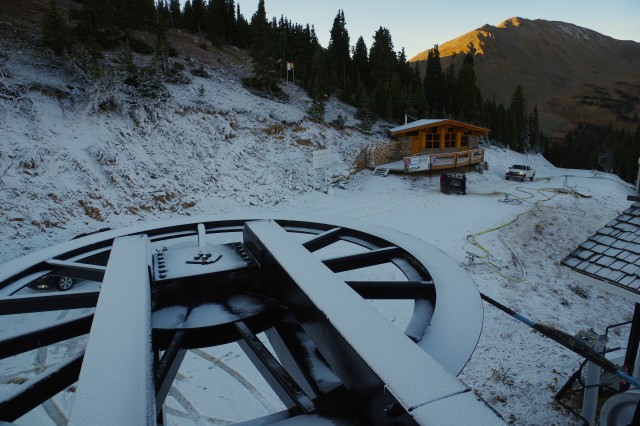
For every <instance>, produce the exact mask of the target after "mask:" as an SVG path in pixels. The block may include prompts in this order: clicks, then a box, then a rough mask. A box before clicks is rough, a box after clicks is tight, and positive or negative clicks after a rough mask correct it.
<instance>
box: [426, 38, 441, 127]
mask: <svg viewBox="0 0 640 426" xmlns="http://www.w3.org/2000/svg"><path fill="white" fill-rule="evenodd" d="M423 86H424V92H425V100H426V103H427V111H428V114H429V116H431V117H442V116H443V114H444V105H445V94H444V92H445V78H444V72H443V71H442V64H441V62H440V51H439V50H438V45H437V44H436V45H435V46H433V49H429V52H428V53H427V67H426V71H425V76H424V85H423Z"/></svg>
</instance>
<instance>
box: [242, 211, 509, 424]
mask: <svg viewBox="0 0 640 426" xmlns="http://www.w3.org/2000/svg"><path fill="white" fill-rule="evenodd" d="M243 237H244V244H245V246H247V247H248V248H249V249H250V250H251V251H252V252H253V254H254V256H255V257H256V258H257V259H258V260H259V262H260V264H261V266H262V268H263V269H264V270H265V273H266V274H267V275H268V276H269V277H270V279H271V280H272V282H273V283H280V291H281V292H282V296H281V297H282V298H283V299H284V300H285V301H286V303H287V305H288V306H289V307H290V309H291V312H292V314H293V315H294V316H295V317H296V319H297V320H298V321H299V323H300V324H301V326H302V327H303V328H304V330H305V332H306V333H307V334H308V335H309V336H310V337H311V339H312V340H313V341H314V343H315V345H316V347H317V348H318V350H319V351H320V353H321V354H322V356H323V357H324V359H325V360H326V361H327V363H328V364H329V365H330V366H331V368H332V370H333V371H334V372H335V373H336V375H337V376H338V377H340V379H341V380H342V381H343V383H344V385H345V386H346V387H347V388H348V389H349V390H350V391H352V392H353V393H354V394H355V395H356V396H357V399H358V400H359V403H360V404H361V407H362V409H363V411H364V412H366V413H367V417H368V418H369V420H370V421H371V422H373V423H374V424H380V425H382V424H384V425H387V424H390V423H398V424H407V425H408V424H418V421H417V419H415V418H414V417H413V416H412V414H411V413H412V411H414V410H416V409H418V408H423V407H425V406H428V405H429V404H432V403H435V402H437V401H442V400H446V399H448V398H451V397H454V396H455V395H460V394H462V393H466V392H467V391H468V388H467V387H466V386H465V385H464V384H463V383H462V382H460V381H459V380H458V379H457V378H455V377H454V376H453V375H452V374H450V373H449V372H447V371H446V370H445V369H444V368H443V367H442V366H441V365H440V364H438V363H437V362H436V361H434V360H433V358H431V357H430V356H429V355H428V354H427V353H426V352H424V351H423V350H422V349H420V348H419V347H418V346H416V345H415V344H414V343H413V342H412V341H411V340H410V339H409V338H408V337H407V336H405V335H404V334H402V332H401V331H400V330H398V329H397V328H396V327H395V326H394V325H392V324H391V323H390V322H389V321H387V320H386V319H385V318H383V317H382V316H381V315H380V314H379V313H378V312H377V311H376V310H375V308H373V307H372V306H371V305H370V303H368V302H367V301H365V300H363V299H362V298H361V297H360V296H358V295H357V294H356V292H355V291H353V290H352V289H351V288H349V287H348V286H347V285H346V283H345V282H344V281H341V280H340V279H339V278H337V277H336V275H335V274H334V273H333V272H332V270H330V269H329V267H327V266H326V265H325V264H323V263H322V262H321V261H320V260H319V259H318V258H316V257H315V256H313V255H312V254H311V253H309V252H308V251H307V250H303V249H302V247H301V244H300V243H299V242H297V241H296V240H295V239H294V238H293V237H292V236H290V235H289V234H288V233H287V232H286V231H285V230H284V229H282V228H281V227H280V226H279V225H278V224H277V223H276V222H274V221H255V222H247V224H246V225H245V230H244V235H243ZM392 254H393V248H392V249H382V250H377V251H376V254H374V255H372V258H374V259H375V258H376V257H378V256H380V257H385V258H387V259H389V257H390V255H392ZM372 258H371V257H369V258H368V261H370V260H371V259H372ZM362 259H367V256H366V255H365V256H362ZM367 263H368V262H367ZM488 410H489V408H488V407H487V406H486V405H485V404H484V403H482V402H481V401H479V400H475V403H469V404H467V406H466V407H465V412H466V417H467V418H466V420H465V419H461V418H460V413H459V412H456V411H455V410H452V411H451V412H450V413H448V415H444V417H443V416H439V417H438V418H435V417H434V418H433V419H432V421H435V422H440V423H448V424H464V423H465V422H466V423H469V424H470V423H471V422H473V420H472V419H473V417H474V416H475V415H476V414H477V413H486V411H488ZM420 423H423V419H421V420H420ZM496 423H498V421H497V418H496Z"/></svg>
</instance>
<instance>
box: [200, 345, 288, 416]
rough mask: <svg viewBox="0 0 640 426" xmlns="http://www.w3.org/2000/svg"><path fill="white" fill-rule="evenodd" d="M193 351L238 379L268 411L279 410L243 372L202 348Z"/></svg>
mask: <svg viewBox="0 0 640 426" xmlns="http://www.w3.org/2000/svg"><path fill="white" fill-rule="evenodd" d="M191 352H192V353H194V354H195V355H198V356H199V357H201V358H203V359H205V360H207V361H209V362H211V363H212V364H213V365H214V366H216V367H220V369H221V370H222V371H224V372H225V373H227V374H228V375H230V376H231V377H233V378H234V379H235V380H237V381H238V383H240V385H242V386H243V387H244V388H245V389H246V390H247V391H249V393H250V394H251V395H252V396H253V397H254V398H255V399H256V401H258V402H259V403H260V405H262V406H263V407H264V408H265V409H266V410H267V411H268V412H270V413H272V412H274V411H276V410H277V408H276V407H274V406H273V404H272V403H271V401H269V400H268V399H267V397H266V396H265V395H264V394H263V393H262V392H260V390H259V389H258V388H257V387H255V385H254V384H253V383H251V382H250V381H249V380H247V379H246V378H245V377H244V376H243V375H242V374H240V373H239V372H238V371H236V370H235V369H233V368H232V367H230V366H229V365H228V364H226V363H225V362H224V361H222V360H221V359H220V358H218V357H215V356H213V355H210V354H208V353H206V352H205V351H203V350H202V349H192V350H191Z"/></svg>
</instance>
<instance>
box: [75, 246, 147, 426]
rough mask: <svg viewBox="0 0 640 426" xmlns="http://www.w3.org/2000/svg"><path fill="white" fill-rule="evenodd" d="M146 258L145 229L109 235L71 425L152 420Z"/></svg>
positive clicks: (139, 423) (134, 422) (132, 422)
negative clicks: (141, 232) (114, 236)
mask: <svg viewBox="0 0 640 426" xmlns="http://www.w3.org/2000/svg"><path fill="white" fill-rule="evenodd" d="M150 263H151V250H150V247H149V240H148V238H147V236H146V235H142V236H133V237H123V238H117V239H116V240H114V242H113V247H112V249H111V255H110V257H109V262H108V263H107V271H106V273H105V275H104V281H103V282H102V290H101V291H100V297H99V298H98V305H97V306H96V311H95V314H94V319H93V324H92V326H91V333H90V335H89V342H88V343H87V350H86V355H85V359H84V362H83V364H82V370H81V372H80V378H79V380H78V389H77V394H76V399H75V402H74V405H73V410H72V412H71V418H70V422H69V424H71V425H88V424H91V425H94V426H101V425H105V426H106V425H113V424H135V425H144V424H148V425H152V424H155V419H156V415H155V414H156V409H155V392H154V384H153V352H152V347H151V299H150V288H149V286H150V275H149V274H150V271H149V265H150Z"/></svg>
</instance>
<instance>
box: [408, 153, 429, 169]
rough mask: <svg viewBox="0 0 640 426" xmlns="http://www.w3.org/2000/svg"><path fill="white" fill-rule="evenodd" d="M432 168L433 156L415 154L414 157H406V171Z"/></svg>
mask: <svg viewBox="0 0 640 426" xmlns="http://www.w3.org/2000/svg"><path fill="white" fill-rule="evenodd" d="M430 168H431V156H430V155H414V156H412V157H405V158H404V171H405V172H407V173H410V172H421V171H423V170H429V169H430Z"/></svg>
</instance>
